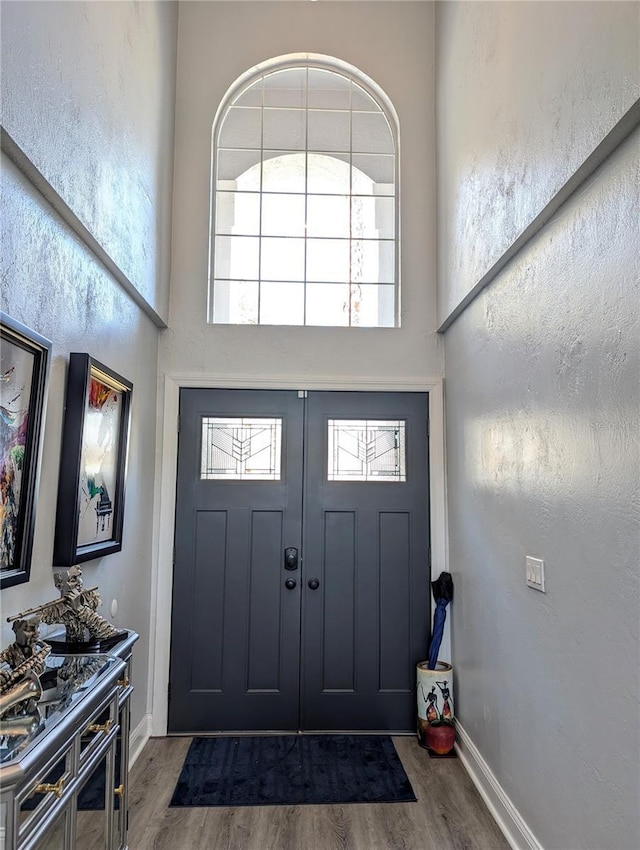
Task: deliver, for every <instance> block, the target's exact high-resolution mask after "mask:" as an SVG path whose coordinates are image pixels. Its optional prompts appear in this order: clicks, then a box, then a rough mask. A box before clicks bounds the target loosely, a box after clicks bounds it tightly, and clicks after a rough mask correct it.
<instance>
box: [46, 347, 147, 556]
mask: <svg viewBox="0 0 640 850" xmlns="http://www.w3.org/2000/svg"><path fill="white" fill-rule="evenodd" d="M132 392H133V384H132V383H131V381H128V380H127V379H126V378H123V377H122V375H119V374H118V373H117V372H114V371H113V370H112V369H110V368H109V367H108V366H105V365H104V364H103V363H100V362H99V361H98V360H96V359H95V358H93V357H91V356H90V355H89V354H84V353H79V352H73V353H71V354H70V355H69V371H68V375H67V394H66V407H65V414H64V425H63V431H62V451H61V456H60V476H59V479H58V504H57V510H56V530H55V537H54V543H53V566H54V567H70V566H73V565H74V564H79V563H83V562H84V561H90V560H93V559H95V558H101V557H103V556H104V555H111V554H113V553H114V552H119V551H120V550H121V549H122V533H123V524H124V497H125V480H126V471H127V450H128V444H129V424H130V417H131V397H132ZM94 520H95V534H94V532H93V522H94Z"/></svg>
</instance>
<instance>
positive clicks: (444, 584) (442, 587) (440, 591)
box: [429, 572, 453, 670]
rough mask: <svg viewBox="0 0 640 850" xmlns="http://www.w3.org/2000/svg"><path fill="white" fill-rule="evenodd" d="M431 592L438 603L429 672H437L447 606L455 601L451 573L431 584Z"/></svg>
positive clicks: (442, 575) (434, 615)
mask: <svg viewBox="0 0 640 850" xmlns="http://www.w3.org/2000/svg"><path fill="white" fill-rule="evenodd" d="M431 591H432V593H433V598H434V600H435V603H436V610H435V611H434V612H433V632H432V634H431V643H430V645H429V670H435V669H436V665H437V663H438V652H439V651H440V644H441V643H442V633H443V632H444V621H445V620H446V619H447V605H448V604H449V603H450V602H451V600H452V599H453V579H452V577H451V573H444V572H443V573H440V575H439V576H438V578H437V579H436V580H435V581H432V582H431Z"/></svg>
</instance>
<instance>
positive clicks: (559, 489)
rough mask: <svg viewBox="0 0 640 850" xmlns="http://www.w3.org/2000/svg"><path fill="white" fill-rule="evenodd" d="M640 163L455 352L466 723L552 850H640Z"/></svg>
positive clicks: (453, 342) (538, 249)
mask: <svg viewBox="0 0 640 850" xmlns="http://www.w3.org/2000/svg"><path fill="white" fill-rule="evenodd" d="M639 151H640V134H639V133H638V132H636V133H635V135H634V136H632V137H631V138H629V139H628V140H627V142H626V143H625V144H624V145H623V146H622V147H620V148H618V150H617V151H616V153H615V154H614V155H613V156H612V157H611V158H610V159H609V160H608V161H607V162H606V163H605V164H604V165H603V166H602V167H601V168H600V169H599V170H598V171H597V172H596V173H595V175H594V176H593V177H592V178H591V180H590V181H589V183H588V184H587V185H585V186H584V187H583V188H582V190H581V191H580V192H579V193H577V194H576V195H575V196H574V197H573V198H572V199H571V200H570V201H569V202H568V203H567V204H565V206H564V207H562V208H561V210H560V212H559V213H558V214H557V215H556V216H555V218H554V219H553V220H552V221H551V222H550V223H549V224H548V225H547V226H546V227H545V228H544V229H543V230H542V231H540V232H539V234H538V235H537V237H536V238H535V239H534V240H533V241H532V242H531V243H529V246H528V247H527V248H526V249H525V250H524V251H522V252H521V253H520V254H519V255H518V256H517V257H516V259H515V260H514V261H513V262H512V263H511V264H510V265H509V266H508V267H507V269H505V271H503V272H502V273H501V274H500V276H499V277H498V278H497V279H496V280H495V281H494V282H493V284H491V285H490V286H489V288H488V289H486V290H484V292H482V293H481V294H480V296H479V297H478V298H477V299H476V300H475V301H474V302H473V303H472V304H471V305H470V306H469V307H468V308H467V310H466V311H465V312H464V313H463V314H462V316H461V317H460V318H459V319H458V320H457V321H456V322H455V323H454V324H453V326H452V327H451V328H450V329H449V331H448V332H447V334H446V341H445V362H446V415H447V464H448V492H449V532H450V564H451V570H452V572H453V574H454V579H455V582H456V599H455V602H454V605H453V609H452V626H451V629H452V642H453V657H454V663H455V669H456V683H455V684H456V695H457V702H456V711H457V715H458V718H459V719H460V721H461V722H462V724H463V726H464V728H465V730H466V731H467V732H468V734H469V735H470V736H471V739H472V740H473V742H474V743H475V745H476V746H477V747H478V749H479V750H480V752H481V754H482V756H483V757H484V758H485V760H486V761H487V762H488V764H489V766H490V768H491V770H492V771H493V773H494V774H495V776H496V777H497V779H498V781H499V782H500V784H501V785H502V787H503V788H504V790H505V791H506V793H507V794H508V795H509V797H510V798H511V800H512V801H513V803H514V804H515V806H516V808H517V809H518V810H519V812H520V814H521V815H522V816H523V817H524V819H525V821H526V822H527V824H528V825H529V827H530V828H531V830H532V831H533V833H534V834H535V836H536V837H537V838H538V840H539V841H540V843H541V845H542V846H543V847H544V848H545V850H578V848H579V850H603V848H606V850H634V848H636V847H638V846H640V829H639V824H638V808H637V801H638V797H637V794H638V784H639V775H638V764H639V763H640V762H639V758H640V755H639V752H638V740H639V739H638V693H639V692H640V681H639V665H638V655H639V653H638V611H639V610H640V599H639V596H638V586H639V581H638V579H639V575H638V565H639V561H640V537H639V535H638V527H639V526H638V521H639V516H638V504H639V496H640V493H639V490H638V481H639V469H640V464H639V460H640V459H639V452H638V444H639V439H640V406H639V401H638V386H639V377H640V360H639V350H638V349H639V340H640V327H639V322H638V309H639V308H638V305H639V303H640V298H639V296H640V291H639V287H638V279H639V277H640V267H639V262H638V253H637V239H638V209H639V208H640V206H639V205H640V192H639V189H638V186H639V177H640V173H639V168H638V161H639V157H638V154H639ZM525 555H535V556H537V557H540V558H543V559H544V560H545V564H546V591H547V592H546V594H545V595H542V594H540V593H538V592H537V591H534V590H531V589H529V588H527V587H526V586H525V580H524V576H525V574H524V559H525Z"/></svg>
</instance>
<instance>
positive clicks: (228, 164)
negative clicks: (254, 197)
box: [217, 149, 260, 192]
mask: <svg viewBox="0 0 640 850" xmlns="http://www.w3.org/2000/svg"><path fill="white" fill-rule="evenodd" d="M217 164H218V188H227V189H235V188H237V186H236V185H235V181H236V180H237V179H238V177H239V176H240V175H241V174H242V175H246V174H247V173H250V174H251V175H252V180H253V183H252V185H246V188H247V189H254V190H256V191H257V192H259V191H260V151H228V150H222V149H220V150H218V163H217ZM252 166H254V168H253V169H252V170H251V171H250V172H249V170H250V169H251V168H252ZM221 182H224V183H225V184H226V183H230V184H232V185H225V186H220V183H221ZM246 182H247V179H246V176H245V183H246Z"/></svg>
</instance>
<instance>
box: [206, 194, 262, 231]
mask: <svg viewBox="0 0 640 850" xmlns="http://www.w3.org/2000/svg"><path fill="white" fill-rule="evenodd" d="M215 229H216V233H222V234H231V233H236V234H238V235H240V236H252V235H254V234H255V235H256V236H257V235H259V234H260V195H259V194H258V193H248V192H217V193H216V219H215Z"/></svg>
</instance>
